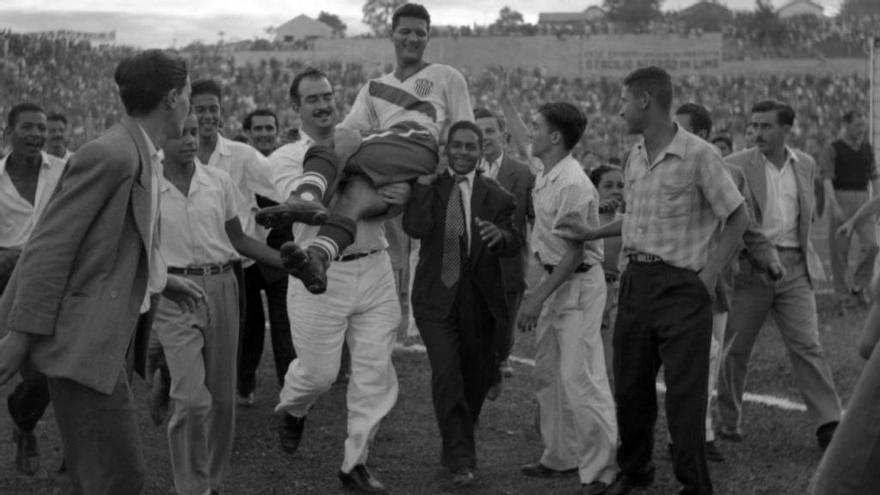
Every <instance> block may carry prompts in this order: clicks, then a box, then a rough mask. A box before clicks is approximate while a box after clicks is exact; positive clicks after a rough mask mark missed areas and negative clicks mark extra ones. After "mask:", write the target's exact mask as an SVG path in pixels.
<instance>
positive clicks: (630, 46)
mask: <svg viewBox="0 0 880 495" xmlns="http://www.w3.org/2000/svg"><path fill="white" fill-rule="evenodd" d="M721 45H722V38H721V34H720V33H710V34H703V35H701V36H697V37H681V36H657V35H618V36H613V35H603V36H590V37H588V38H585V39H584V41H583V48H582V51H583V56H582V57H581V64H582V68H583V71H584V73H600V74H603V75H609V76H610V75H617V76H620V75H625V74H626V73H629V72H631V71H632V70H634V69H636V68H638V67H645V66H648V65H656V66H658V67H662V68H664V69H666V70H667V71H669V72H672V73H677V74H680V73H689V74H700V73H706V72H711V71H715V70H718V69H720V68H721Z"/></svg>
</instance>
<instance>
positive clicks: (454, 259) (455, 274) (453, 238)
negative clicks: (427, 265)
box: [440, 175, 467, 287]
mask: <svg viewBox="0 0 880 495" xmlns="http://www.w3.org/2000/svg"><path fill="white" fill-rule="evenodd" d="M453 177H454V182H453V184H452V190H451V191H450V192H449V203H447V204H446V229H445V231H444V233H443V260H442V265H441V267H440V281H441V282H443V285H445V286H446V287H452V286H453V285H455V283H456V282H458V278H459V276H460V275H461V238H462V236H464V234H465V225H464V221H465V220H464V206H463V205H462V203H461V187H459V184H461V183H462V182H464V181H466V180H467V177H465V176H464V175H455V176H453Z"/></svg>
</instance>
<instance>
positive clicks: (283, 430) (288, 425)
mask: <svg viewBox="0 0 880 495" xmlns="http://www.w3.org/2000/svg"><path fill="white" fill-rule="evenodd" d="M305 426H306V417H305V416H303V417H301V418H297V417H296V416H291V415H290V414H287V413H283V416H282V417H281V421H280V423H279V424H278V439H279V440H280V441H281V450H283V451H284V452H287V453H288V454H293V453H294V452H296V449H298V448H299V443H300V442H301V441H302V437H303V429H305Z"/></svg>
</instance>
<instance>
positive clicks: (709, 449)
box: [706, 441, 724, 462]
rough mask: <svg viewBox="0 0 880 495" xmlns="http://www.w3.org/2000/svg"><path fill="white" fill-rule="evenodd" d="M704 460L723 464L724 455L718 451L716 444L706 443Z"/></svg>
mask: <svg viewBox="0 0 880 495" xmlns="http://www.w3.org/2000/svg"><path fill="white" fill-rule="evenodd" d="M706 460H707V461H712V462H724V454H722V453H721V451H720V450H718V444H716V443H715V442H714V441H712V442H706Z"/></svg>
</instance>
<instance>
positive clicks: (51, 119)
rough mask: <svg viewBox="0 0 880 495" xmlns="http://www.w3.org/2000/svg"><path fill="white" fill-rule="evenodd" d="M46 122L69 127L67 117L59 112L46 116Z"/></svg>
mask: <svg viewBox="0 0 880 495" xmlns="http://www.w3.org/2000/svg"><path fill="white" fill-rule="evenodd" d="M46 120H47V121H49V122H64V125H67V117H65V116H64V115H62V114H60V113H58V112H52V113H50V114H49V115H46Z"/></svg>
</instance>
